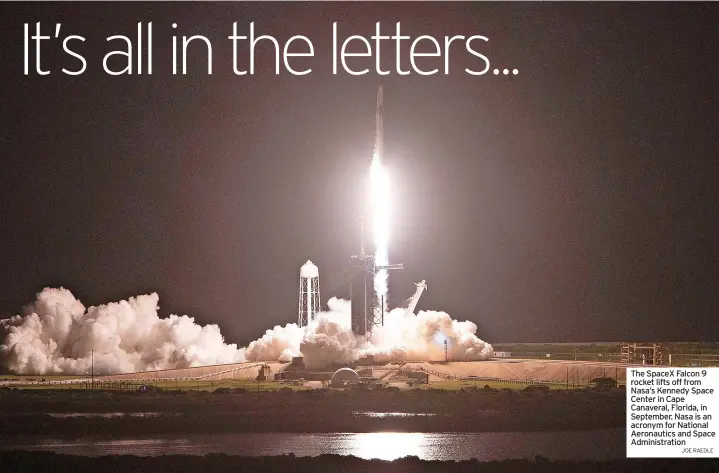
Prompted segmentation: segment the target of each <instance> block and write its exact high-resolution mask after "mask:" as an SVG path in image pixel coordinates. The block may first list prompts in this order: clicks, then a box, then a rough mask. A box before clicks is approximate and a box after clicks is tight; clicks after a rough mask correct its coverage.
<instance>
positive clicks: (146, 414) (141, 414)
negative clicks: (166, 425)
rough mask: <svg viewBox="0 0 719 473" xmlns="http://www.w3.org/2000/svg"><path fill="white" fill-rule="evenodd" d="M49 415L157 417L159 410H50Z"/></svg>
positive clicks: (63, 416) (68, 417)
mask: <svg viewBox="0 0 719 473" xmlns="http://www.w3.org/2000/svg"><path fill="white" fill-rule="evenodd" d="M47 415H49V416H50V417H54V418H56V419H71V418H75V417H101V418H103V419H113V418H115V417H158V416H159V415H160V413H159V412H51V413H49V414H47Z"/></svg>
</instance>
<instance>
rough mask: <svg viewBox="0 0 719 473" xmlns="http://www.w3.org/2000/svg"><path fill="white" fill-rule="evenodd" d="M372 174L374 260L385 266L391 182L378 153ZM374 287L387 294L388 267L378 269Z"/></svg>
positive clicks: (379, 295) (373, 160) (376, 263)
mask: <svg viewBox="0 0 719 473" xmlns="http://www.w3.org/2000/svg"><path fill="white" fill-rule="evenodd" d="M370 176H371V186H370V191H371V199H372V200H371V201H372V226H373V235H374V245H375V254H374V259H375V261H374V262H375V266H385V265H387V264H389V252H388V247H389V220H390V183H389V174H388V173H387V170H386V169H385V168H384V166H383V165H382V163H381V162H380V159H379V156H378V155H375V156H374V158H373V159H372V167H371V171H370ZM374 289H375V292H376V293H377V297H379V298H381V297H382V296H386V295H387V270H386V269H380V270H379V271H377V273H376V275H375V280H374ZM385 300H386V298H385Z"/></svg>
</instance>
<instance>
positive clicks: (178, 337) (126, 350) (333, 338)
mask: <svg viewBox="0 0 719 473" xmlns="http://www.w3.org/2000/svg"><path fill="white" fill-rule="evenodd" d="M158 300H159V298H158V296H157V294H154V293H153V294H148V295H141V296H137V297H132V298H130V299H128V300H127V301H120V302H113V303H110V304H106V305H100V306H97V307H90V308H88V309H87V310H86V309H85V306H84V305H83V304H82V303H81V302H80V301H78V300H77V299H75V297H74V296H73V295H72V293H71V292H70V291H68V290H67V289H63V288H60V289H50V288H46V289H45V290H43V291H42V292H41V293H40V294H38V296H37V300H36V302H35V303H34V304H33V305H32V306H30V307H29V308H28V310H27V311H26V315H24V316H20V315H18V316H15V317H13V318H11V319H7V320H2V321H0V329H2V332H4V333H5V338H4V340H3V343H2V344H1V345H0V356H2V359H3V363H4V365H5V367H7V368H8V369H9V370H10V371H13V372H16V373H35V374H46V373H68V374H84V373H89V370H90V366H91V357H92V355H91V353H92V351H93V350H94V361H95V371H96V372H97V373H102V374H104V373H129V372H137V371H149V370H158V369H172V368H184V367H190V366H202V365H212V364H221V363H233V362H243V361H290V359H291V358H292V357H293V356H300V355H302V356H303V357H304V359H305V364H306V365H307V366H308V367H320V366H325V365H327V364H330V363H335V364H343V363H350V362H352V361H355V360H357V359H359V358H361V357H363V356H366V355H373V356H374V357H375V359H377V360H380V361H433V360H444V340H447V347H448V351H449V356H450V357H451V358H452V359H454V360H468V361H469V360H484V359H487V358H489V357H490V356H491V355H492V347H491V345H489V344H487V343H485V342H484V341H482V340H480V339H479V338H477V336H476V335H475V333H476V330H477V326H476V325H475V324H473V323H472V322H459V321H457V320H453V319H451V318H450V316H449V315H448V314H446V313H444V312H435V311H420V312H419V313H418V314H416V315H415V314H405V310H404V309H394V310H392V311H390V312H389V313H388V314H386V316H385V325H384V326H383V327H378V328H376V329H375V331H374V332H372V334H371V336H370V338H369V339H367V338H365V337H362V336H357V335H355V334H353V333H352V331H351V330H350V302H349V301H346V300H343V299H337V298H332V299H330V300H329V301H328V303H327V305H328V308H329V310H327V311H326V312H320V313H319V314H318V315H317V318H316V319H315V320H314V321H312V322H311V323H310V324H309V325H308V326H307V327H302V328H300V327H298V326H297V325H296V324H293V323H291V324H287V325H285V326H275V327H274V328H272V329H269V330H267V332H265V334H264V335H263V336H262V337H261V338H259V339H258V340H255V341H254V342H252V343H250V344H249V345H248V346H247V347H246V348H238V347H237V345H235V344H226V343H225V342H224V339H223V337H222V334H221V333H220V329H219V327H218V326H217V325H214V324H211V325H205V326H200V325H198V324H196V323H195V321H194V319H193V318H191V317H188V316H186V315H183V316H177V315H170V316H169V317H167V318H160V317H159V316H158V313H157V310H158V306H157V304H158Z"/></svg>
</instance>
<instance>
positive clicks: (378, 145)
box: [374, 85, 384, 160]
mask: <svg viewBox="0 0 719 473" xmlns="http://www.w3.org/2000/svg"><path fill="white" fill-rule="evenodd" d="M383 128H384V124H383V123H382V86H381V85H380V86H377V109H376V111H375V135H374V155H375V157H376V158H377V159H380V160H381V159H382V152H383V151H384V150H383V149H382V146H383V143H382V138H383V137H382V135H383V133H384V129H383Z"/></svg>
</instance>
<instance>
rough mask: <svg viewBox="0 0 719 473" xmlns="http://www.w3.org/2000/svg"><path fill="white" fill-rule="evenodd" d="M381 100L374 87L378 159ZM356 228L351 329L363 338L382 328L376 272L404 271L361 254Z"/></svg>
mask: <svg viewBox="0 0 719 473" xmlns="http://www.w3.org/2000/svg"><path fill="white" fill-rule="evenodd" d="M382 102H383V99H382V86H381V85H380V86H379V87H378V88H377V108H376V112H375V142H374V155H375V156H376V157H378V158H379V159H381V157H382V155H383V153H384V149H383V145H384V143H383V134H384V123H383V110H382V107H383V103H382ZM360 221H361V222H362V225H361V229H360V252H359V254H357V255H353V256H352V257H351V258H350V261H351V264H352V266H353V268H355V271H354V277H353V278H352V281H351V282H350V301H351V326H352V331H353V332H354V333H355V334H358V335H367V334H368V333H370V332H371V331H372V329H373V328H374V327H377V326H382V325H384V313H385V307H386V301H385V300H384V296H381V297H379V298H378V296H377V294H376V293H375V290H374V279H375V275H376V274H377V272H378V271H389V270H396V269H404V266H403V265H402V264H383V265H377V264H376V261H375V257H374V256H373V255H372V254H371V253H370V254H368V253H366V252H365V247H364V219H363V218H362V219H360Z"/></svg>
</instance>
